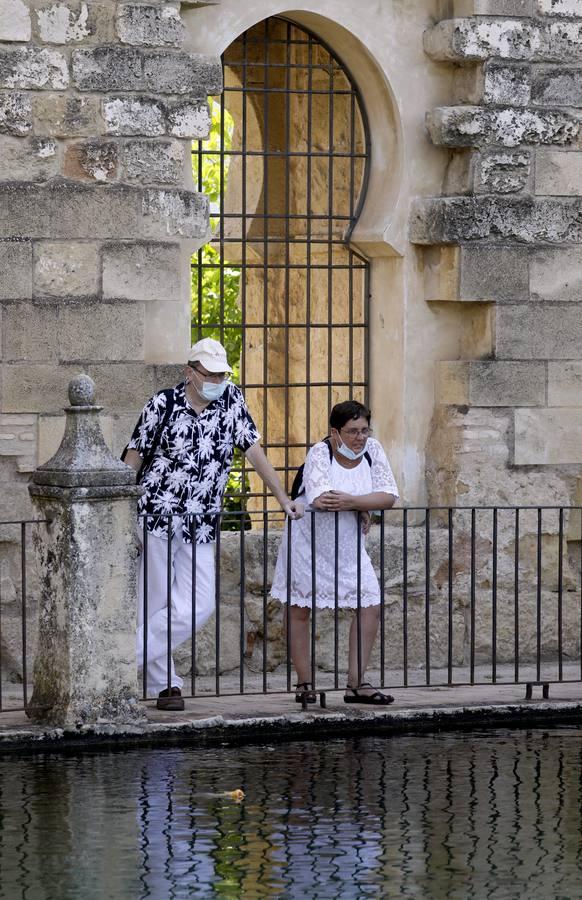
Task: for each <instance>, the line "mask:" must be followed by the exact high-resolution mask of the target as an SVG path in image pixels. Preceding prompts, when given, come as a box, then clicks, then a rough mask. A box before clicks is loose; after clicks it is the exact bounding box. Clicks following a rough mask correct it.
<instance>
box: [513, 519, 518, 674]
mask: <svg viewBox="0 0 582 900" xmlns="http://www.w3.org/2000/svg"><path fill="white" fill-rule="evenodd" d="M514 544H515V546H514V551H515V552H514V562H513V592H514V594H513V596H514V601H513V603H514V607H513V630H514V657H515V659H514V681H515V682H516V683H517V682H518V681H519V507H516V510H515V542H514Z"/></svg>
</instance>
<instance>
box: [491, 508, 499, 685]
mask: <svg viewBox="0 0 582 900" xmlns="http://www.w3.org/2000/svg"><path fill="white" fill-rule="evenodd" d="M497 525H498V523H497V508H495V509H494V510H493V563H492V573H491V681H492V683H493V684H495V683H496V682H497Z"/></svg>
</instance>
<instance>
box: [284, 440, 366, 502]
mask: <svg viewBox="0 0 582 900" xmlns="http://www.w3.org/2000/svg"><path fill="white" fill-rule="evenodd" d="M323 443H324V444H327V449H328V450H329V461H330V462H331V461H332V459H333V447H332V446H331V441H330V439H329V438H328V437H326V438H323ZM364 459H365V460H366V461H367V463H368V465H369V466H370V468H372V457H371V456H370V454H369V453H368V451H367V450H366V452H365V453H364ZM304 468H305V463H302V464H301V465H300V466H299V468H298V469H297V473H296V475H295V478H294V479H293V484H292V486H291V499H292V500H297V497H299V496H300V494H303V493H304V492H305V488H304V487H303V470H304Z"/></svg>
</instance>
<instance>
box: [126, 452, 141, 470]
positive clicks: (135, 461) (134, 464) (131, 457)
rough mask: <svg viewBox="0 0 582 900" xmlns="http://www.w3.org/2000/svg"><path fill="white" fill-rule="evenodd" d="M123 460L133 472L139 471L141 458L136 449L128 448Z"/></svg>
mask: <svg viewBox="0 0 582 900" xmlns="http://www.w3.org/2000/svg"><path fill="white" fill-rule="evenodd" d="M123 462H124V463H125V465H126V466H131V468H132V469H133V470H134V471H135V472H139V470H140V468H141V464H142V462H143V459H142V458H141V456H140V455H139V453H138V452H137V450H128V451H127V453H126V454H125V459H124V460H123Z"/></svg>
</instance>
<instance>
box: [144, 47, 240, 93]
mask: <svg viewBox="0 0 582 900" xmlns="http://www.w3.org/2000/svg"><path fill="white" fill-rule="evenodd" d="M143 74H144V81H145V85H146V88H147V90H150V91H154V92H155V93H159V94H190V95H191V96H194V97H198V98H204V99H206V96H207V95H208V94H219V93H220V91H221V90H222V64H221V62H220V59H218V58H215V57H211V56H204V55H203V54H201V53H193V54H190V55H188V54H186V53H174V54H172V55H170V54H168V53H146V54H145V55H144V67H143Z"/></svg>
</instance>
